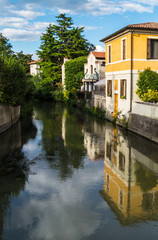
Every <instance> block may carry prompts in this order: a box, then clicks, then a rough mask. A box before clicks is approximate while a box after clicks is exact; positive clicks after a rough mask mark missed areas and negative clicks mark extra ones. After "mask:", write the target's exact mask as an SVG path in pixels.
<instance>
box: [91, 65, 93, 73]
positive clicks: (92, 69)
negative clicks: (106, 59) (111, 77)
mask: <svg viewBox="0 0 158 240" xmlns="http://www.w3.org/2000/svg"><path fill="white" fill-rule="evenodd" d="M91 74H93V65H91Z"/></svg>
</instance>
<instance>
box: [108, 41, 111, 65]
mask: <svg viewBox="0 0 158 240" xmlns="http://www.w3.org/2000/svg"><path fill="white" fill-rule="evenodd" d="M108 50H109V51H108V53H109V59H108V60H109V63H111V45H109V46H108Z"/></svg>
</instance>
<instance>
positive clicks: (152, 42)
mask: <svg viewBox="0 0 158 240" xmlns="http://www.w3.org/2000/svg"><path fill="white" fill-rule="evenodd" d="M147 59H158V39H148V40H147Z"/></svg>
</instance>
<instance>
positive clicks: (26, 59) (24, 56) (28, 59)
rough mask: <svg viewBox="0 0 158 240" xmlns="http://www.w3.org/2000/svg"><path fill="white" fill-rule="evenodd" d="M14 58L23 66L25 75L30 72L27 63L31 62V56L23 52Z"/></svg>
mask: <svg viewBox="0 0 158 240" xmlns="http://www.w3.org/2000/svg"><path fill="white" fill-rule="evenodd" d="M16 58H17V59H18V61H19V62H20V63H21V64H22V65H23V66H24V68H25V70H26V73H29V72H30V66H29V65H28V63H29V62H31V61H32V54H24V53H23V51H21V52H17V53H16Z"/></svg>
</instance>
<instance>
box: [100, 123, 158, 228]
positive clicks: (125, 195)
mask: <svg viewBox="0 0 158 240" xmlns="http://www.w3.org/2000/svg"><path fill="white" fill-rule="evenodd" d="M105 139H106V141H105V162H104V185H103V190H101V191H100V193H101V195H102V197H103V198H104V200H105V201H106V202H107V203H108V205H109V206H110V208H111V209H112V211H113V212H114V213H115V214H116V216H117V217H118V220H119V221H120V223H121V224H123V225H129V224H134V223H138V222H143V221H147V220H158V163H157V161H156V160H157V158H155V156H156V155H154V154H151V152H154V151H155V152H156V153H157V152H158V147H157V146H156V145H151V151H149V152H148V151H147V150H146V146H147V145H148V141H147V140H146V139H144V140H143V141H144V142H143V143H142V145H140V144H139V141H138V139H137V140H135V142H134V141H133V138H127V137H125V136H124V135H123V134H122V132H121V130H120V129H117V128H115V129H112V128H111V127H110V126H107V128H106V131H105ZM142 146H145V147H144V149H143V147H142ZM147 152H148V153H147Z"/></svg>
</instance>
